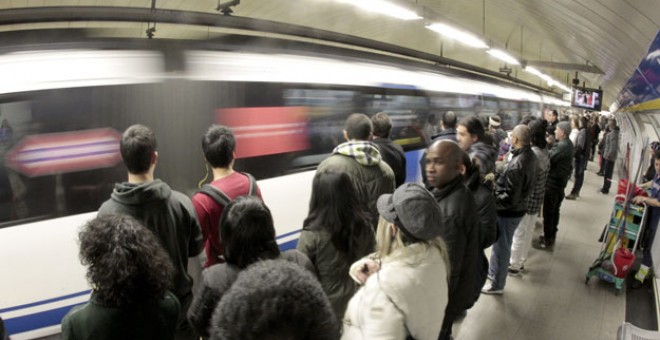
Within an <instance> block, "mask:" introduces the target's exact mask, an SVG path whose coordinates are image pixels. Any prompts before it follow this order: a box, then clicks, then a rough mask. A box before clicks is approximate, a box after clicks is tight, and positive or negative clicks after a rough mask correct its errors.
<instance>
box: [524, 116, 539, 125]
mask: <svg viewBox="0 0 660 340" xmlns="http://www.w3.org/2000/svg"><path fill="white" fill-rule="evenodd" d="M537 119H538V118H536V116H532V115H524V116H523V117H522V119H521V120H520V124H524V125H529V123H530V122H531V121H533V120H537Z"/></svg>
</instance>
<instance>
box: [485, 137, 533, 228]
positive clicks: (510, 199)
mask: <svg viewBox="0 0 660 340" xmlns="http://www.w3.org/2000/svg"><path fill="white" fill-rule="evenodd" d="M511 153H512V155H513V158H512V159H511V161H509V163H508V164H507V166H506V168H505V169H504V171H503V172H502V174H500V175H499V177H498V178H497V182H496V187H495V205H496V207H497V216H501V217H522V216H525V213H526V212H527V201H528V199H529V196H530V195H531V193H532V190H533V188H534V182H535V180H536V168H537V163H538V160H537V159H536V155H534V152H533V151H532V147H531V146H529V145H528V146H525V147H522V148H520V149H514V150H513V151H511Z"/></svg>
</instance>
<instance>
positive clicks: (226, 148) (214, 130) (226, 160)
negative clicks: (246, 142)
mask: <svg viewBox="0 0 660 340" xmlns="http://www.w3.org/2000/svg"><path fill="white" fill-rule="evenodd" d="M235 148H236V139H235V138H234V133H233V132H232V131H231V129H230V128H228V127H226V126H224V125H211V126H210V127H209V129H208V130H207V131H206V133H205V134H204V137H202V151H204V158H206V161H207V162H209V164H211V167H214V168H226V167H228V166H229V164H231V161H232V160H234V149H235Z"/></svg>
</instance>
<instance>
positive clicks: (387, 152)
mask: <svg viewBox="0 0 660 340" xmlns="http://www.w3.org/2000/svg"><path fill="white" fill-rule="evenodd" d="M373 142H374V144H376V146H377V147H378V151H379V152H380V157H382V158H383V160H384V161H385V163H387V165H389V166H390V168H392V171H394V182H395V184H396V188H398V187H399V185H401V184H403V183H405V182H406V154H405V153H404V152H403V148H402V147H401V145H399V144H394V143H392V141H391V140H389V139H387V138H380V137H379V138H376V139H374V140H373Z"/></svg>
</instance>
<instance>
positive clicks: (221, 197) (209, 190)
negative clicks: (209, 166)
mask: <svg viewBox="0 0 660 340" xmlns="http://www.w3.org/2000/svg"><path fill="white" fill-rule="evenodd" d="M241 174H243V175H245V176H247V178H248V180H249V181H250V189H249V191H248V196H255V195H256V194H257V181H256V180H255V179H254V177H253V176H252V175H250V174H248V173H247V172H241ZM197 192H199V193H202V194H204V195H206V196H208V197H211V199H213V201H215V203H216V204H217V205H219V206H221V207H222V208H223V209H224V208H225V207H226V206H227V204H229V202H231V199H229V196H227V194H225V193H224V192H223V191H222V190H220V189H218V188H216V187H214V186H213V185H211V184H204V185H202V187H201V188H200V189H199V191H197ZM211 252H212V253H213V256H214V257H216V258H219V257H220V255H221V254H216V252H215V249H214V248H211Z"/></svg>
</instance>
